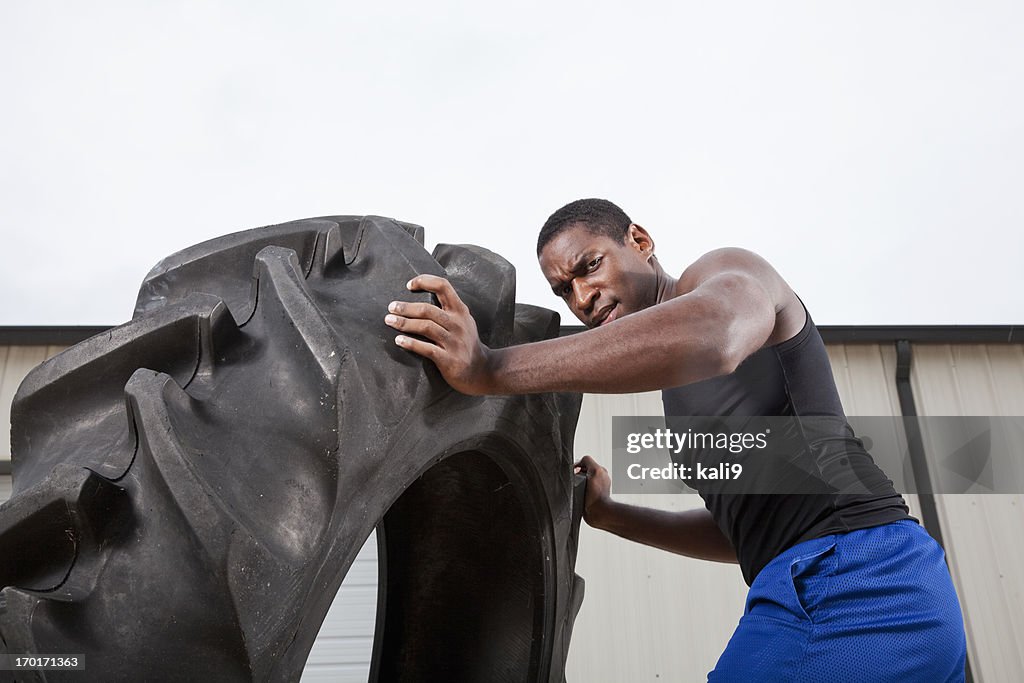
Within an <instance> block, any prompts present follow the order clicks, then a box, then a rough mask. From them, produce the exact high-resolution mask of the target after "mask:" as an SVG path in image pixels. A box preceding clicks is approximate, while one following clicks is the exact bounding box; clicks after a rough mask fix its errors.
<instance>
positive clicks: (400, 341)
mask: <svg viewBox="0 0 1024 683" xmlns="http://www.w3.org/2000/svg"><path fill="white" fill-rule="evenodd" d="M395 343H396V344H398V345H399V346H405V337H404V336H403V335H401V334H400V335H398V336H397V337H395Z"/></svg>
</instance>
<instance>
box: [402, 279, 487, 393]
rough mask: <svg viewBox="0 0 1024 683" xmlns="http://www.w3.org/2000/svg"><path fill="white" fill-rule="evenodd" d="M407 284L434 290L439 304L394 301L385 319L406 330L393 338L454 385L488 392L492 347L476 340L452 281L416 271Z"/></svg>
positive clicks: (462, 389) (473, 323) (473, 325)
mask: <svg viewBox="0 0 1024 683" xmlns="http://www.w3.org/2000/svg"><path fill="white" fill-rule="evenodd" d="M406 286H407V287H408V288H409V289H410V290H411V291H414V292H417V291H426V292H432V293H433V294H435V295H436V296H437V300H438V302H440V304H441V305H440V307H438V306H435V305H434V304H425V303H410V302H407V301H392V302H391V303H390V304H389V305H388V311H389V313H388V315H386V316H385V317H384V322H385V323H387V324H388V325H390V326H391V327H393V328H395V329H396V330H399V331H401V332H405V333H407V334H400V335H398V336H397V337H395V343H396V344H398V345H399V346H401V347H402V348H403V349H407V350H409V351H412V352H413V353H417V354H419V355H421V356H423V357H424V358H428V359H430V360H431V361H433V362H434V364H435V365H436V366H437V368H438V370H440V371H441V375H442V376H443V377H444V378H445V380H446V381H447V382H448V384H450V385H451V386H452V387H453V388H454V389H456V390H458V391H460V392H462V393H464V394H470V395H481V394H486V393H488V391H489V390H490V389H491V384H492V383H491V379H492V377H491V374H492V373H491V371H490V362H489V361H490V356H491V350H490V349H489V348H487V347H486V346H485V345H484V344H483V343H482V342H481V341H480V335H479V333H478V332H477V329H476V321H475V320H473V316H472V314H471V313H470V312H469V307H468V306H466V304H465V303H463V301H462V299H460V298H459V295H458V294H457V293H456V292H455V288H454V287H452V284H451V283H450V282H448V280H446V279H445V278H443V277H438V276H437V275H417V276H416V277H414V278H413V279H412V280H409V282H408V284H407V285H406ZM408 334H415V335H419V336H421V337H424V338H425V339H426V340H427V341H424V340H421V339H414V338H413V337H410V336H407V335H408Z"/></svg>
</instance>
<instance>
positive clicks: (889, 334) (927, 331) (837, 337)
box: [0, 325, 1024, 346]
mask: <svg viewBox="0 0 1024 683" xmlns="http://www.w3.org/2000/svg"><path fill="white" fill-rule="evenodd" d="M109 329H111V328H110V326H107V325H82V326H75V327H68V326H60V325H53V326H35V327H31V326H20V325H8V326H0V345H6V346H46V345H54V346H57V345H62V346H70V345H71V344H77V343H78V342H80V341H83V340H85V339H88V338H89V337H92V336H93V335H96V334H99V333H100V332H106V331H107V330H109ZM584 329H586V328H585V327H583V326H582V325H562V327H561V336H563V337H564V336H566V335H570V334H575V333H577V332H582V331H583V330H584ZM818 331H819V332H821V338H822V339H824V340H825V343H827V344H891V343H895V342H897V341H899V340H905V341H909V342H915V343H931V344H1024V325H819V326H818Z"/></svg>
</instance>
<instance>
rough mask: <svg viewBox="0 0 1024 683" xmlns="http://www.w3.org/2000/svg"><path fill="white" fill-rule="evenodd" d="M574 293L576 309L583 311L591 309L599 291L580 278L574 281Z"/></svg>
mask: <svg viewBox="0 0 1024 683" xmlns="http://www.w3.org/2000/svg"><path fill="white" fill-rule="evenodd" d="M572 291H573V296H574V297H575V299H576V307H577V308H579V309H581V310H586V309H588V308H590V306H591V304H593V302H594V299H595V298H596V296H597V289H595V288H594V287H591V286H590V285H589V284H587V283H586V282H584V281H582V280H581V279H579V278H577V279H575V280H573V281H572Z"/></svg>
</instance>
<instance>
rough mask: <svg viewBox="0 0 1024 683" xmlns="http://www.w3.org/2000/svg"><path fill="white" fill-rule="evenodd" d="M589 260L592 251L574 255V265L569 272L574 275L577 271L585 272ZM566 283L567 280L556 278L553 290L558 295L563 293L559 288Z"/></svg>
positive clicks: (552, 286)
mask: <svg viewBox="0 0 1024 683" xmlns="http://www.w3.org/2000/svg"><path fill="white" fill-rule="evenodd" d="M589 260H590V252H589V251H586V252H583V253H582V254H578V255H577V256H574V257H573V259H572V261H571V263H572V264H573V265H572V268H570V269H569V272H570V273H572V274H573V275H574V276H575V275H576V273H581V272H583V269H584V268H585V267H586V265H587V262H588V261H589ZM566 283H567V281H566V280H555V284H553V285H551V291H552V292H554V293H555V295H556V296H561V295H562V294H561V292H560V291H559V290H560V289H561V288H562V287H563V286H564V285H565V284H566Z"/></svg>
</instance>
